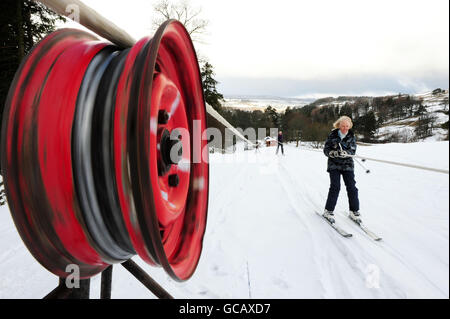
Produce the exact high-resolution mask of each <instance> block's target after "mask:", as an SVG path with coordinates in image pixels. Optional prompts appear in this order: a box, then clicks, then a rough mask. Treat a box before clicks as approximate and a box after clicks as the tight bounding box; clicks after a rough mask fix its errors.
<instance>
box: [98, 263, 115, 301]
mask: <svg viewBox="0 0 450 319" xmlns="http://www.w3.org/2000/svg"><path fill="white" fill-rule="evenodd" d="M112 269H113V266H112V265H111V266H109V267H108V268H106V269H105V270H103V272H102V283H101V288H100V289H101V290H100V299H111V286H112Z"/></svg>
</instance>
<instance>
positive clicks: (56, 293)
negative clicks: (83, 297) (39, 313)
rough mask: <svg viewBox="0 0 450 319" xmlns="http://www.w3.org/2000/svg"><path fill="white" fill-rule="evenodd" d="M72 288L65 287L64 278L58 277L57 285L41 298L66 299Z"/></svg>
mask: <svg viewBox="0 0 450 319" xmlns="http://www.w3.org/2000/svg"><path fill="white" fill-rule="evenodd" d="M71 293H72V290H71V289H69V288H67V286H66V284H65V280H64V278H59V285H58V287H56V288H55V289H53V290H52V291H51V292H50V293H49V294H47V295H46V296H45V297H44V298H43V299H68V298H69V296H70V294H71Z"/></svg>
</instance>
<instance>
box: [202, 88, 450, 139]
mask: <svg viewBox="0 0 450 319" xmlns="http://www.w3.org/2000/svg"><path fill="white" fill-rule="evenodd" d="M207 102H208V100H207ZM212 102H213V103H212V104H211V103H210V104H211V105H213V106H214V108H215V109H216V110H217V111H218V112H219V113H221V114H222V116H223V117H224V118H225V119H226V120H227V121H228V122H230V124H232V125H233V126H234V127H239V128H242V129H246V128H253V129H255V130H257V129H258V128H267V135H269V128H278V129H279V130H282V131H283V133H284V138H285V140H287V141H298V140H299V139H300V140H303V141H316V142H317V141H324V140H325V139H326V138H327V136H328V134H329V133H330V130H331V129H332V125H333V123H334V122H335V121H336V120H337V119H338V118H339V117H340V116H343V115H346V116H349V117H350V118H351V119H352V121H353V124H354V126H353V129H354V131H355V133H356V134H357V135H358V138H359V140H360V141H362V142H370V143H374V142H377V141H378V140H377V138H376V137H375V134H376V132H377V130H378V129H379V128H380V127H382V126H383V125H389V124H392V123H394V122H396V121H401V120H407V119H411V121H410V122H409V123H408V124H409V125H411V126H412V127H414V137H413V138H411V139H410V140H408V141H412V140H417V139H421V138H425V137H428V136H431V135H432V133H433V128H435V120H436V118H435V117H434V116H433V115H432V114H431V113H429V112H428V111H427V109H426V108H425V106H424V105H423V100H422V99H420V98H417V97H415V96H411V95H408V94H398V95H394V96H384V97H338V98H325V99H319V100H316V101H314V102H313V103H310V104H308V105H305V106H303V107H294V108H291V107H288V108H286V110H285V111H284V112H277V110H276V109H275V108H274V107H272V106H270V105H269V106H267V107H266V108H265V109H264V110H262V111H261V110H253V111H246V110H240V109H228V108H225V107H222V104H221V102H223V97H221V98H220V97H217V96H216V100H214V101H212ZM447 114H448V111H447ZM442 127H443V128H446V129H447V130H448V123H446V124H445V125H443V126H442ZM396 138H398V139H399V137H398V136H397V135H396V134H392V135H391V136H389V137H387V139H385V140H384V142H399V141H403V140H400V139H399V140H395V139H396ZM447 138H448V137H447ZM405 141H406V140H405Z"/></svg>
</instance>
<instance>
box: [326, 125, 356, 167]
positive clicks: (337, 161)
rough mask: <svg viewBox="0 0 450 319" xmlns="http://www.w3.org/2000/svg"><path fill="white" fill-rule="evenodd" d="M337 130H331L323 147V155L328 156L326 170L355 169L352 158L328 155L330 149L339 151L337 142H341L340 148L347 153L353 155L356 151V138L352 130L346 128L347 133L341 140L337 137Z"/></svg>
mask: <svg viewBox="0 0 450 319" xmlns="http://www.w3.org/2000/svg"><path fill="white" fill-rule="evenodd" d="M338 131H339V129H338V128H337V129H334V130H332V131H331V133H330V135H328V138H327V141H326V142H325V147H324V148H323V152H324V154H325V156H327V157H328V165H327V172H329V171H332V170H339V171H353V170H354V169H355V164H354V162H353V158H351V157H347V158H340V157H336V158H331V157H329V153H330V151H339V150H340V149H341V148H340V147H339V144H341V146H342V149H343V150H344V151H346V152H347V153H348V154H350V155H355V153H356V139H355V134H354V133H353V131H352V130H351V129H350V130H348V133H347V135H346V136H345V137H344V139H343V140H341V138H340V137H339V134H338Z"/></svg>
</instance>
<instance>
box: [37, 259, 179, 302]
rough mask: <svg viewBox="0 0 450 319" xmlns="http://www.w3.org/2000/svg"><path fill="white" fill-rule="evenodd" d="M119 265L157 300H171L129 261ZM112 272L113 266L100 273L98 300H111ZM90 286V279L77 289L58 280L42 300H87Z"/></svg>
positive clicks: (85, 280)
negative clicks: (56, 284)
mask: <svg viewBox="0 0 450 319" xmlns="http://www.w3.org/2000/svg"><path fill="white" fill-rule="evenodd" d="M121 265H122V266H123V267H124V268H125V269H126V270H128V271H129V272H130V273H131V274H132V275H133V276H134V277H135V278H136V279H137V280H139V281H140V282H141V283H142V284H143V285H144V286H145V287H147V289H148V290H150V292H152V293H153V294H154V295H155V296H156V297H158V298H159V299H173V297H172V296H171V295H170V294H169V293H168V292H167V291H166V290H165V289H164V288H163V287H161V286H160V285H159V284H158V283H157V282H156V281H155V280H154V279H153V278H152V277H150V275H148V274H147V273H146V272H145V271H144V270H143V269H142V268H141V267H139V266H138V265H137V264H136V263H135V262H134V261H132V260H131V259H129V260H127V261H125V262H123V263H121ZM112 270H113V266H112V265H111V266H109V267H108V268H106V269H105V270H104V271H103V272H102V278H101V288H100V299H111V290H112ZM90 284H91V280H90V279H82V280H80V287H79V288H68V287H67V286H66V283H65V278H59V285H58V286H57V287H56V288H55V289H53V290H52V291H51V292H50V293H48V294H47V295H46V296H45V297H44V298H43V299H89V297H90Z"/></svg>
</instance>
